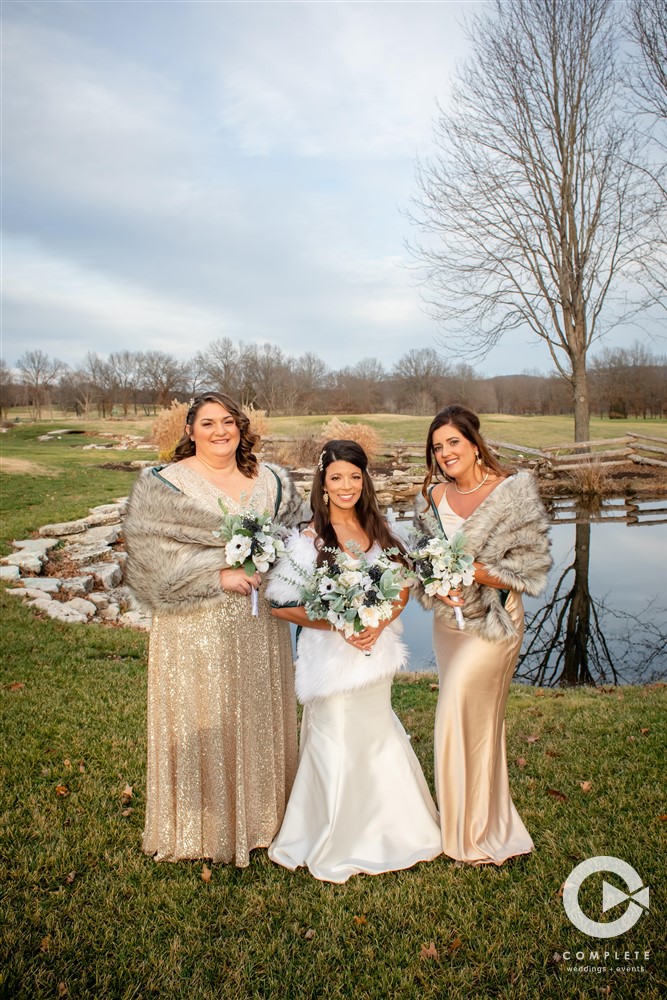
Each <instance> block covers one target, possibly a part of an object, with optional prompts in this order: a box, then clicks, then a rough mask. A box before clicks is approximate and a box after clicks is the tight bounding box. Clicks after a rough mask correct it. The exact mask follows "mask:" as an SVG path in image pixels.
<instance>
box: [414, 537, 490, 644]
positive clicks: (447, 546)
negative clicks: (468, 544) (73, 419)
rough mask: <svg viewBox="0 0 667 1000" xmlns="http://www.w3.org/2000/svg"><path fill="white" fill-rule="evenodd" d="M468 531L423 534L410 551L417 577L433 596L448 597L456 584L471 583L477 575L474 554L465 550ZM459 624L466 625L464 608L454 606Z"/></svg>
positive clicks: (459, 585)
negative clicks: (449, 533) (474, 566)
mask: <svg viewBox="0 0 667 1000" xmlns="http://www.w3.org/2000/svg"><path fill="white" fill-rule="evenodd" d="M464 546H465V535H464V534H463V532H462V531H457V532H456V534H454V535H452V537H451V538H446V537H445V535H444V534H442V533H439V534H436V535H434V536H429V535H419V536H418V537H417V538H416V539H415V540H414V541H413V542H412V544H411V548H410V552H409V553H408V555H409V557H410V559H411V560H412V564H413V566H414V571H415V574H416V576H417V579H418V580H420V581H421V583H422V585H423V587H424V592H425V593H426V594H428V596H429V597H434V596H435V595H437V594H441V595H442V596H443V597H446V596H447V594H448V593H449V591H450V590H453V589H455V588H456V587H461V586H464V587H466V586H468V584H470V583H472V582H473V580H474V578H475V570H474V568H473V565H472V564H473V562H474V558H473V556H470V555H467V554H466V552H465V551H464ZM454 614H455V615H456V624H457V625H458V627H459V628H460V629H462V628H465V622H464V619H463V612H462V611H461V608H457V607H455V608H454Z"/></svg>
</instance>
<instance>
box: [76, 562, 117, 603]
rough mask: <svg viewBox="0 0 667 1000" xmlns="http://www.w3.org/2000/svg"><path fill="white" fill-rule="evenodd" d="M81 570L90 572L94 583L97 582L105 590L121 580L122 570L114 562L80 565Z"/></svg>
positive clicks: (115, 585)
mask: <svg viewBox="0 0 667 1000" xmlns="http://www.w3.org/2000/svg"><path fill="white" fill-rule="evenodd" d="M81 572H82V573H90V575H91V576H92V577H93V579H94V580H95V583H99V584H100V586H102V587H104V589H105V590H111V589H113V587H117V586H119V584H121V583H122V582H123V571H122V570H121V568H120V566H119V565H118V563H116V562H99V563H91V564H90V565H88V566H82V567H81ZM107 603H108V602H107Z"/></svg>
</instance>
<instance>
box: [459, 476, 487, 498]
mask: <svg viewBox="0 0 667 1000" xmlns="http://www.w3.org/2000/svg"><path fill="white" fill-rule="evenodd" d="M489 475H490V473H488V472H487V474H486V475H485V476H484V479H483V480H482V481H481V483H477V486H473V488H472V489H471V490H460V489H459V488H458V485H457V483H456V482H454V489H455V490H456V492H457V493H460V494H461V496H462V497H467V496H468V494H470V493H476V492H477V490H481V488H482V486H483V485H484V483H485V482H486V481H487V479H488V478H489Z"/></svg>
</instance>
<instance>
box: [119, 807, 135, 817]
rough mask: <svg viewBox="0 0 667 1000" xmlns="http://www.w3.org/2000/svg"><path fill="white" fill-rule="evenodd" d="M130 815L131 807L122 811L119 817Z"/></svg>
mask: <svg viewBox="0 0 667 1000" xmlns="http://www.w3.org/2000/svg"><path fill="white" fill-rule="evenodd" d="M131 815H132V806H130V807H129V809H123V811H122V813H121V816H131Z"/></svg>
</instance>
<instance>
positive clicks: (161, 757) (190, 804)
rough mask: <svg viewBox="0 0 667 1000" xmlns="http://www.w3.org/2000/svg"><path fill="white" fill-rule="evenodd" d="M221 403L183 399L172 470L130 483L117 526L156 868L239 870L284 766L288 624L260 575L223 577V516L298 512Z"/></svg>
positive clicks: (277, 805) (242, 425)
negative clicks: (137, 635) (254, 611)
mask: <svg viewBox="0 0 667 1000" xmlns="http://www.w3.org/2000/svg"><path fill="white" fill-rule="evenodd" d="M255 442H256V437H255V435H253V434H252V433H251V432H250V430H249V421H248V418H247V417H246V416H245V414H244V413H243V412H242V410H241V409H240V407H239V406H238V405H237V404H236V403H234V401H233V400H231V399H229V398H228V397H226V396H224V395H222V394H219V393H206V394H205V395H203V396H200V397H197V398H196V399H194V400H191V403H190V408H189V411H188V415H187V425H186V433H185V434H184V436H183V438H182V439H181V441H180V442H179V444H178V445H177V447H176V449H175V452H174V460H173V463H172V464H171V465H167V466H166V467H164V468H162V469H159V470H156V469H150V470H146V471H145V472H144V473H142V474H141V476H140V477H139V479H138V481H137V483H136V484H135V487H134V489H133V491H132V494H131V497H130V500H129V504H128V511H127V515H126V519H125V526H124V532H125V538H126V542H127V549H128V556H129V558H128V565H127V575H126V578H127V583H128V585H129V586H130V587H131V588H132V590H133V592H134V594H135V596H136V597H137V600H138V601H139V602H140V603H141V604H142V605H143V606H145V607H147V608H149V609H150V611H151V612H152V616H153V618H152V628H151V636H150V644H149V657H148V766H147V780H146V823H145V829H144V834H143V845H142V846H143V850H144V851H145V852H146V853H147V854H150V855H152V856H154V858H155V860H156V861H177V860H179V859H184V858H210V859H211V860H213V861H218V862H234V863H235V864H236V865H237V866H239V867H245V866H247V865H248V864H249V855H250V851H251V850H253V848H257V847H266V846H267V845H268V844H269V843H270V842H271V840H272V838H273V837H274V835H275V833H276V831H277V830H278V828H279V827H280V824H281V822H282V818H283V814H284V811H285V805H286V803H287V799H288V796H289V792H290V789H291V786H292V781H293V778H294V774H295V771H296V764H297V737H296V700H295V694H294V677H293V664H292V650H291V641H290V634H289V627H288V626H287V624H286V623H285V622H280V621H277V620H276V618H274V617H273V616H272V615H271V614H270V611H269V607H268V604H267V602H266V601H265V600H264V599H262V597H261V596H260V600H259V616H258V617H254V616H252V615H251V604H250V599H249V595H250V592H251V588H253V587H254V588H259V587H260V586H262V581H261V580H260V577H259V574H257V573H256V574H255V575H254V576H253V577H250V578H248V577H247V576H246V575H245V573H244V571H243V569H229V568H227V566H226V562H225V553H224V542H221V541H219V540H218V539H216V538H215V537H214V535H213V534H212V532H213V531H214V530H215V529H217V528H218V527H219V525H220V520H221V516H222V515H221V510H220V507H219V504H218V500H219V499H222V500H223V502H224V504H225V506H226V507H227V509H228V510H230V511H233V512H237V511H241V510H251V511H255V512H258V513H262V512H265V511H266V512H270V513H271V514H275V516H276V518H277V519H278V520H281V521H283V522H284V523H287V524H291V523H294V522H295V521H296V520H297V519H298V515H299V513H300V508H301V502H300V499H299V497H298V495H297V493H296V490H295V488H294V485H293V483H292V481H291V479H290V477H289V476H288V474H287V473H286V472H285V470H283V469H281V468H279V467H276V466H271V465H268V464H260V463H259V462H258V461H257V459H256V458H255V456H254V455H253V454H252V447H253V445H254V443H255Z"/></svg>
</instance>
